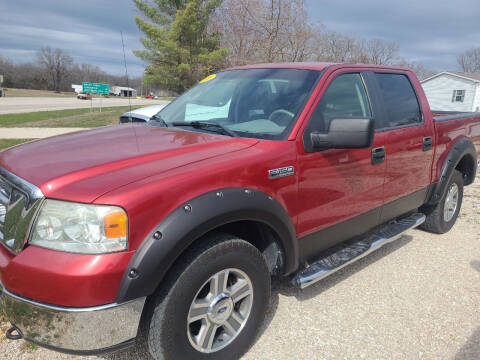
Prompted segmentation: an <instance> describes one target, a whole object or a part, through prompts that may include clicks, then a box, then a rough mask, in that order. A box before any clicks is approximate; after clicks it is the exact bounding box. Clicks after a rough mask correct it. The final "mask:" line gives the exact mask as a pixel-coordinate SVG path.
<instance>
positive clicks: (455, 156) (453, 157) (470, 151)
mask: <svg viewBox="0 0 480 360" xmlns="http://www.w3.org/2000/svg"><path fill="white" fill-rule="evenodd" d="M465 156H471V157H472V159H473V167H474V169H473V174H472V176H473V179H474V178H475V173H476V170H477V150H476V149H475V146H474V145H473V143H472V142H471V141H470V139H468V138H461V139H460V140H458V141H457V142H456V143H455V145H453V147H452V148H451V149H450V151H449V153H448V154H447V156H446V157H445V160H444V162H443V166H442V170H441V171H440V175H439V177H438V182H437V183H436V185H435V186H434V188H433V190H432V193H431V195H430V198H429V201H428V203H427V204H428V205H435V204H437V203H438V202H439V201H440V199H442V197H443V195H444V194H445V192H446V191H447V185H448V183H449V182H450V179H451V178H452V175H453V171H454V170H455V168H456V167H457V166H458V164H459V163H460V161H461V160H462V159H463V158H464V157H465Z"/></svg>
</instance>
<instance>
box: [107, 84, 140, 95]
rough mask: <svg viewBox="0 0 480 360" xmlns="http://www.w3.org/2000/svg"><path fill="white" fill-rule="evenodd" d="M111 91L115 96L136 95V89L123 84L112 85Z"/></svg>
mask: <svg viewBox="0 0 480 360" xmlns="http://www.w3.org/2000/svg"><path fill="white" fill-rule="evenodd" d="M111 93H112V94H113V95H115V96H122V97H136V96H137V90H135V89H132V88H129V87H125V86H112V88H111Z"/></svg>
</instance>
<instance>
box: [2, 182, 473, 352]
mask: <svg viewBox="0 0 480 360" xmlns="http://www.w3.org/2000/svg"><path fill="white" fill-rule="evenodd" d="M479 243H480V179H479V178H477V181H476V183H475V184H474V185H472V186H470V187H468V188H466V191H465V197H464V204H463V207H462V212H461V214H460V218H459V219H458V221H457V224H456V226H455V227H454V228H453V229H452V231H450V232H449V233H448V234H445V235H440V236H439V235H431V234H428V233H425V232H422V231H419V230H413V231H410V232H408V233H407V235H405V236H404V237H403V238H401V239H400V240H398V241H396V242H394V243H392V244H389V245H386V246H385V247H384V248H382V249H380V250H379V251H377V252H375V253H373V254H371V255H369V256H367V257H366V258H364V259H362V260H360V261H359V262H357V263H355V264H353V265H350V266H348V267H347V268H345V269H343V270H341V271H340V272H338V273H336V274H334V275H332V276H331V277H329V278H327V279H325V280H323V281H321V282H319V283H317V284H316V285H313V286H312V287H310V288H307V289H305V290H303V291H300V290H297V289H295V288H293V287H291V286H290V285H289V284H288V283H282V284H276V285H275V286H274V291H273V294H272V298H271V302H272V304H271V307H270V311H269V314H268V320H267V323H266V324H265V326H264V328H263V329H262V335H261V337H260V338H259V339H258V340H257V342H256V344H255V345H254V346H253V347H252V348H251V349H250V350H249V352H248V353H247V354H246V355H245V356H244V359H245V360H246V359H248V360H257V359H302V360H303V359H305V360H307V359H312V360H313V359H455V360H460V359H468V360H475V359H480V246H479V245H480V244H479ZM0 359H49V360H50V359H81V358H80V357H72V356H66V355H61V354H57V353H54V352H51V351H48V350H44V349H36V350H31V349H30V348H29V346H28V345H27V344H26V343H25V342H23V341H8V340H6V339H3V340H2V341H0ZM85 359H86V358H85ZM88 359H96V358H92V357H90V358H88Z"/></svg>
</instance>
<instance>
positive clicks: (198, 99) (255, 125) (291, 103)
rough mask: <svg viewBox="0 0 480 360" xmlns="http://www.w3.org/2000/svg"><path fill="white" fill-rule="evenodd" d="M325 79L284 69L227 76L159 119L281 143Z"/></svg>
mask: <svg viewBox="0 0 480 360" xmlns="http://www.w3.org/2000/svg"><path fill="white" fill-rule="evenodd" d="M319 76H320V73H319V72H318V71H313V70H297V69H281V68H280V69H275V68H272V69H247V70H227V71H222V72H220V73H218V74H216V75H215V76H213V77H212V78H211V79H209V80H207V81H204V82H201V83H199V84H198V85H196V86H194V87H193V88H192V89H190V90H189V91H187V92H186V93H184V94H182V95H181V96H179V97H178V98H177V99H176V100H175V101H173V102H172V103H171V104H170V105H168V106H166V107H165V108H164V109H162V110H161V111H160V113H159V114H158V115H159V116H160V117H161V118H162V120H163V121H164V122H165V124H167V125H169V126H177V125H175V123H182V126H183V128H184V129H188V130H190V131H205V130H203V129H198V128H195V127H191V128H189V127H188V123H191V122H193V121H203V122H212V123H217V124H220V125H222V126H223V127H224V128H227V129H228V130H230V131H231V132H234V133H235V134H236V135H238V136H244V137H252V138H259V139H269V140H280V139H283V138H284V137H285V136H286V135H287V134H288V132H289V130H290V129H291V128H292V126H293V124H294V123H295V121H296V119H297V115H298V114H299V113H300V111H301V110H302V109H303V106H304V104H305V102H306V101H307V100H308V97H309V96H310V93H311V91H312V88H313V87H314V85H315V83H316V81H317V79H318V78H319ZM184 123H186V124H184ZM149 124H151V125H152V126H157V124H158V123H156V122H154V121H153V122H152V121H151V122H150V123H149Z"/></svg>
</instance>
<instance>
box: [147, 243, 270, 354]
mask: <svg viewBox="0 0 480 360" xmlns="http://www.w3.org/2000/svg"><path fill="white" fill-rule="evenodd" d="M269 298H270V274H269V271H268V268H267V265H266V262H265V260H264V258H263V256H262V254H261V253H260V252H259V251H258V250H257V249H256V248H255V247H254V246H252V245H251V244H249V243H248V242H246V241H244V240H242V239H238V238H235V237H232V236H228V235H223V234H216V235H213V236H211V237H210V238H209V239H207V240H206V243H205V245H204V246H202V247H199V248H197V249H194V250H192V251H191V252H190V253H189V255H188V256H186V257H185V258H184V259H183V261H182V262H181V263H180V264H178V265H177V266H176V268H175V270H174V271H173V272H172V273H171V275H170V276H169V280H168V283H167V284H165V285H164V286H161V287H160V289H159V291H158V292H157V294H155V295H154V297H153V299H152V301H150V302H149V304H148V305H147V306H148V307H147V309H146V311H147V312H146V314H145V316H144V322H143V331H142V332H143V336H140V338H139V341H140V342H141V341H143V342H144V344H143V345H144V346H145V349H147V350H148V352H149V354H150V355H151V356H152V357H153V358H154V359H162V360H168V359H182V360H183V359H185V360H188V359H205V360H214V359H222V360H228V359H238V358H239V357H240V356H241V355H242V354H243V353H244V352H245V351H246V350H248V348H249V346H250V345H251V343H252V342H253V340H254V339H255V336H256V334H257V331H258V329H259V327H260V325H261V323H262V322H263V320H264V317H265V312H266V310H267V307H268V302H269Z"/></svg>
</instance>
